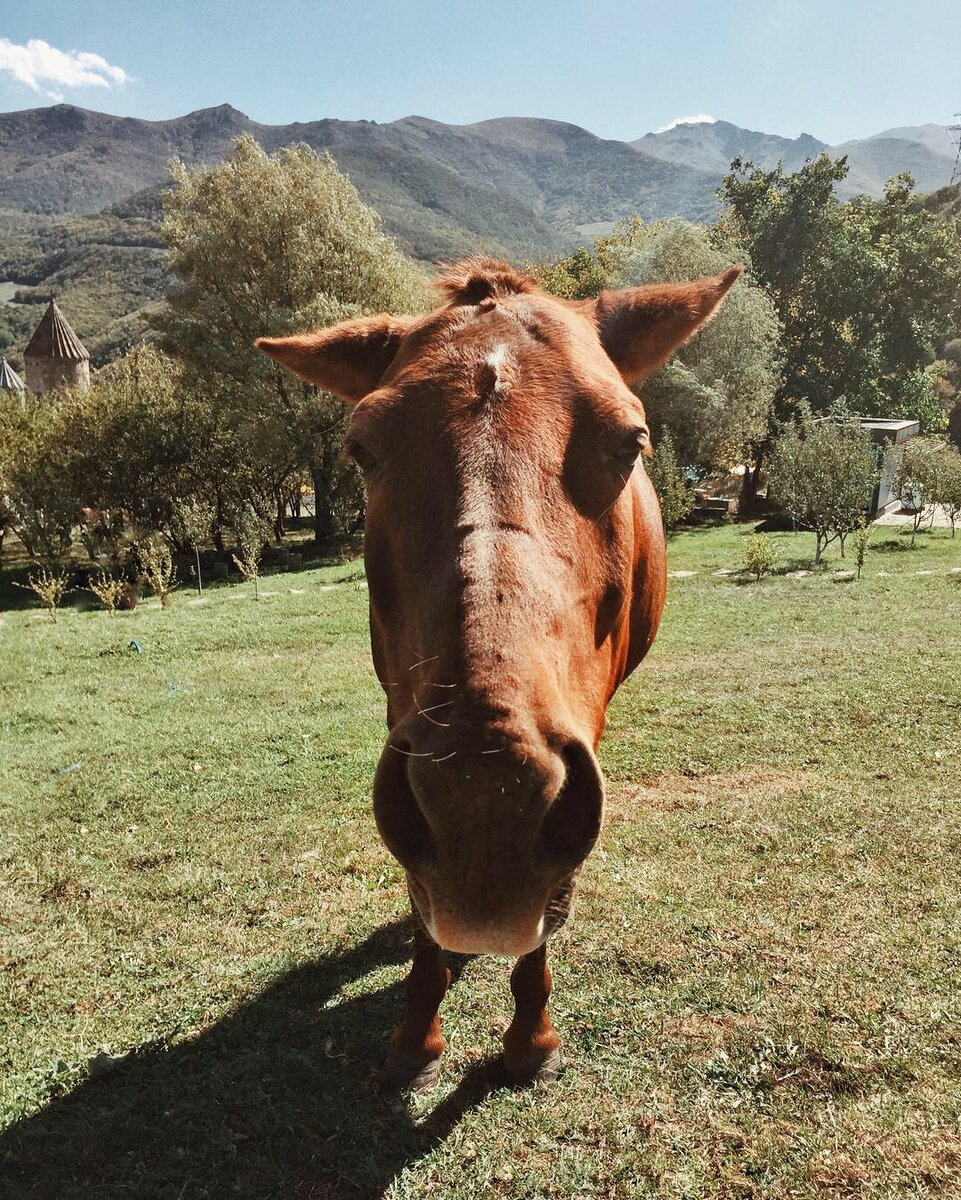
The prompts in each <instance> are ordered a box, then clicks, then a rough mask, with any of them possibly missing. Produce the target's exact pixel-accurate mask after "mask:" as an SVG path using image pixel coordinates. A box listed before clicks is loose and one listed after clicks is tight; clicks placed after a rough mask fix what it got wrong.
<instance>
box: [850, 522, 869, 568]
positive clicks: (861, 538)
mask: <svg viewBox="0 0 961 1200" xmlns="http://www.w3.org/2000/svg"><path fill="white" fill-rule="evenodd" d="M870 540H871V526H870V525H867V524H864V525H862V526H861V528H860V529H855V531H854V565H855V566H856V567H857V570H858V579H860V578H861V572H862V571H863V570H864V556H865V555H866V554H867V552H868V542H869V541H870Z"/></svg>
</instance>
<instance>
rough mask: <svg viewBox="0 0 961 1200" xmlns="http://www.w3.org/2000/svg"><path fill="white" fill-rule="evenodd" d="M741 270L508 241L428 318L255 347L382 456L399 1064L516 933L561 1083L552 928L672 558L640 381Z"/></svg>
mask: <svg viewBox="0 0 961 1200" xmlns="http://www.w3.org/2000/svg"><path fill="white" fill-rule="evenodd" d="M739 274H740V268H739V267H732V268H731V269H730V270H728V271H726V272H725V273H724V274H721V275H718V276H716V277H708V278H703V279H698V280H695V281H693V282H685V283H664V284H654V285H646V286H642V287H634V288H628V289H623V290H611V291H605V292H602V293H601V294H600V295H599V296H598V297H597V298H596V299H588V300H573V301H569V300H560V299H558V298H556V297H553V296H551V295H548V294H547V293H545V292H544V291H542V290H541V289H540V288H538V287H537V285H536V284H535V282H534V281H533V280H532V279H530V278H529V277H527V276H526V275H524V274H522V273H520V272H518V271H517V270H515V269H513V268H512V267H511V266H509V265H508V264H505V263H502V262H497V261H494V260H492V259H486V258H474V259H468V260H465V261H463V262H460V263H456V264H454V265H452V266H449V267H447V268H445V269H444V273H443V274H442V276H441V277H440V278H439V280H438V284H437V286H438V288H439V291H440V298H441V304H440V306H439V307H438V308H437V309H436V310H435V311H433V312H431V313H429V314H427V315H426V316H390V315H380V316H372V317H361V318H356V319H352V320H347V321H344V322H342V323H340V324H337V325H334V326H332V327H329V328H323V329H318V330H316V331H314V332H309V333H304V334H300V335H295V336H289V337H263V338H259V339H258V340H257V341H256V343H255V345H256V346H257V347H258V349H260V350H262V351H264V352H265V353H266V354H268V355H270V356H271V358H273V359H274V360H275V363H276V364H279V365H280V366H281V367H283V368H286V369H288V370H290V371H292V372H293V373H294V374H296V375H297V376H299V377H300V378H301V379H303V380H306V381H307V382H308V383H311V384H315V385H316V386H318V387H320V388H323V389H326V390H327V391H329V392H332V393H334V395H336V396H338V397H340V398H341V400H342V401H343V402H344V404H345V405H346V406H347V407H348V409H349V419H348V423H347V426H346V432H345V441H344V452H345V454H347V455H348V456H349V457H350V458H352V459H353V461H354V462H355V463H356V464H357V465H358V467H359V468H360V470H361V472H362V473H363V477H364V482H365V488H366V495H367V510H366V526H365V560H366V570H367V580H368V587H369V606H370V634H371V646H372V656H373V662H374V667H375V670H376V673H377V677H378V679H379V681H380V683H381V685H382V686H383V689H384V692H385V693H386V698H387V726H388V737H387V741H386V744H385V746H384V749H383V752H382V754H381V755H380V759H379V762H378V764H377V768H376V772H375V775H374V781H373V807H374V816H375V819H376V823H377V827H378V830H379V832H380V836H381V837H382V839H383V841H384V843H385V844H386V846H387V848H388V850H389V851H390V852H391V854H393V855H394V857H395V858H396V859H397V861H398V862H399V863H400V865H401V866H402V867H403V869H404V871H405V873H406V878H407V885H408V891H409V896H410V903H411V910H412V913H413V916H414V922H415V935H414V952H413V962H412V966H411V970H410V974H409V976H408V980H407V985H406V1007H405V1011H404V1014H403V1017H402V1020H401V1021H400V1024H399V1025H398V1026H397V1028H396V1029H395V1031H394V1033H393V1035H392V1037H391V1039H390V1043H389V1049H388V1055H387V1064H386V1069H387V1072H388V1074H389V1076H390V1077H391V1078H393V1079H396V1080H399V1081H403V1082H405V1083H408V1084H409V1085H410V1086H412V1087H416V1088H421V1087H427V1086H430V1085H431V1084H432V1083H434V1082H435V1081H436V1078H437V1075H438V1070H439V1065H440V1058H441V1055H442V1053H443V1051H444V1048H445V1040H444V1036H443V1033H442V1031H441V1026H440V1019H439V1015H438V1014H439V1008H440V1004H441V1001H442V999H443V997H444V993H445V991H446V989H447V987H448V984H449V982H450V978H451V975H450V971H449V970H448V968H447V967H446V965H445V962H444V958H443V951H444V950H449V951H454V952H460V953H464V954H479V953H491V954H497V955H509V956H511V957H513V958H515V959H516V960H517V962H516V965H515V966H514V968H513V971H512V974H511V983H510V986H511V991H512V993H513V996H514V1002H515V1011H514V1015H513V1019H512V1021H511V1023H510V1026H509V1027H508V1029H507V1031H506V1033H505V1034H504V1053H503V1062H504V1066H505V1067H506V1069H507V1072H508V1074H509V1076H510V1077H511V1078H512V1079H513V1080H515V1081H517V1082H518V1083H531V1082H534V1081H550V1080H551V1079H553V1078H555V1077H556V1075H557V1073H558V1070H559V1068H560V1061H561V1060H560V1050H559V1047H560V1038H559V1036H558V1034H557V1031H556V1030H555V1028H554V1026H553V1024H552V1022H551V1019H550V1017H549V1015H548V1012H547V1004H548V999H549V997H550V994H551V986H552V981H551V973H550V968H549V966H548V960H547V941H548V938H549V937H550V936H551V935H552V934H553V933H554V932H556V931H557V930H558V929H559V928H560V927H561V925H563V923H564V922H565V920H566V919H567V916H568V914H569V912H570V908H571V902H572V898H573V895H574V888H575V883H576V880H577V876H578V873H579V871H580V870H581V867H582V865H583V863H584V861H585V859H586V858H587V855H588V854H589V853H590V851H591V849H592V847H593V846H594V844H595V842H596V841H597V838H598V835H599V833H600V830H601V823H602V817H603V809H604V780H603V777H602V774H601V770H600V767H599V766H598V761H597V757H596V751H597V747H598V743H599V742H600V739H601V735H602V733H603V730H604V722H605V713H606V709H607V706H608V703H609V701H610V700H611V697H612V696H613V695H614V692H615V690H616V689H617V687H618V686H619V685H620V684H621V683H622V682H623V681H624V679H626V678H627V676H628V675H629V674H630V673H631V672H632V671H633V670H634V668H635V667H636V666H637V665H638V663H640V661H641V660H642V659H643V658H644V656H645V655H646V654H647V652H648V650H649V649H650V646H651V644H652V642H653V641H654V637H655V634H656V632H657V628H658V624H659V622H660V618H661V613H662V610H663V607H664V599H665V590H666V577H667V571H666V555H665V542H664V532H663V527H662V523H661V517H660V509H659V506H658V501H657V497H656V495H655V492H654V489H653V487H652V485H651V483H650V480H649V478H648V475H647V473H646V471H645V469H644V466H643V459H644V458H645V457H646V456H649V455H650V454H651V452H652V451H651V438H650V432H649V429H648V424H647V418H646V415H645V410H644V406H643V404H642V402H641V400H640V399H639V398H638V396H637V395H636V394H635V393H634V391H632V390H631V389H632V388H633V387H634V385H636V384H637V383H639V382H640V381H641V380H643V379H644V378H646V377H647V376H649V375H650V374H651V373H652V372H653V371H655V370H657V369H658V368H659V367H660V366H662V365H663V364H664V363H665V362H667V360H668V359H669V358H670V356H671V355H672V354H673V353H674V351H675V350H677V348H678V347H679V346H680V345H682V344H683V343H684V342H685V341H686V340H687V339H688V338H689V337H691V335H692V334H694V333H695V332H696V330H697V329H699V328H700V327H701V325H703V323H704V322H705V321H707V320H708V319H709V318H710V317H711V316H712V315H713V314H714V313H715V312H716V310H717V309H718V307H719V305H720V304H721V302H722V300H723V299H724V296H725V295H726V293H727V292H728V290H729V289H730V288H731V286H732V285H733V284H734V282H735V280H736V279H737V277H738V275H739Z"/></svg>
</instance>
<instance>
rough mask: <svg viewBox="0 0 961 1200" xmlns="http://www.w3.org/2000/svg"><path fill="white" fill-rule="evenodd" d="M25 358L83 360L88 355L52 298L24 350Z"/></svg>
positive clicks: (65, 360) (66, 360)
mask: <svg viewBox="0 0 961 1200" xmlns="http://www.w3.org/2000/svg"><path fill="white" fill-rule="evenodd" d="M24 357H25V358H58V359H60V360H62V361H64V362H84V361H86V359H88V358H89V357H90V355H89V354H88V353H87V352H86V350H84V348H83V344H82V342H81V341H80V339H79V338H78V337H77V335H76V334H75V333H74V331H73V330H72V329H71V328H70V326H69V325H68V324H67V319H66V317H65V316H64V315H63V313H62V312H61V311H60V309H59V308H57V306H56V304H55V303H54V301H53V300H51V301H50V305H49V307H48V308H47V311H46V312H45V313H44V314H43V318H42V320H41V321H40V324H39V325H38V326H37V329H36V332H35V333H34V335H33V337H32V338H31V339H30V344H29V345H28V346H27V349H26V350H25V351H24Z"/></svg>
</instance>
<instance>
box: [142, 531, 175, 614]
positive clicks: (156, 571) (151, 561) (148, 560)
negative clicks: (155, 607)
mask: <svg viewBox="0 0 961 1200" xmlns="http://www.w3.org/2000/svg"><path fill="white" fill-rule="evenodd" d="M137 557H138V558H139V559H140V565H141V567H142V568H143V573H144V575H145V576H146V577H147V582H148V583H149V584H150V589H151V591H152V592H153V593H154V595H155V596H159V597H160V607H161V608H169V607H170V601H171V593H172V592H173V589H174V586H175V583H176V577H177V572H176V570H175V569H174V565H173V558H172V556H171V554H170V547H169V546H168V545H167V543H166V541H165V540H164V539H163V538H162V537H161V536H160V535H159V534H153V535H151V536H150V537H149V538H147V539H146V541H144V542H141V543H140V545H138V547H137Z"/></svg>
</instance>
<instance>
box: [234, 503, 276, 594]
mask: <svg viewBox="0 0 961 1200" xmlns="http://www.w3.org/2000/svg"><path fill="white" fill-rule="evenodd" d="M267 530H268V525H267V523H266V521H264V520H262V519H261V518H260V517H258V516H257V514H256V513H253V512H245V513H243V514H242V515H241V516H240V517H239V518H238V519H237V522H236V524H235V525H234V535H235V537H236V539H237V553H236V554H233V555H231V557H232V558H233V560H234V563H235V564H236V566H237V570H238V571H239V572H240V574H241V575H242V576H243V578H244V579H245V580H246V582H247V583H252V584H253V585H254V599H255V600H258V599H259V598H260V593H259V591H258V587H257V581H258V579H259V577H260V556H261V554H263V551H264V542H265V541H266V540H267Z"/></svg>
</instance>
